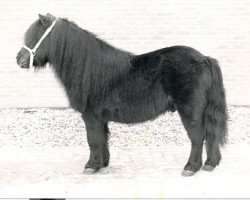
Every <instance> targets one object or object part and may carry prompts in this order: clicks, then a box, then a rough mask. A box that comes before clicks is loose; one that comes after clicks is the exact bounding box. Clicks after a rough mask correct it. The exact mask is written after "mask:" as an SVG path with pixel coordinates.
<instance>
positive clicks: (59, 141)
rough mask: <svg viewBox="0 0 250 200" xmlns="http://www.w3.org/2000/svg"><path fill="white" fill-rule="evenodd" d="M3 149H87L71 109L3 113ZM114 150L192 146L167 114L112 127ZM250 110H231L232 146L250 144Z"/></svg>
mask: <svg viewBox="0 0 250 200" xmlns="http://www.w3.org/2000/svg"><path fill="white" fill-rule="evenodd" d="M0 124H1V127H0V132H1V134H0V147H6V146H8V147H9V146H15V147H21V148H26V147H28V148H29V147H37V148H39V147H63V146H68V147H75V146H81V147H87V140H86V131H85V127H84V122H83V121H82V119H81V117H80V114H79V113H77V112H75V111H74V110H72V109H69V108H65V109H61V108H60V109H56V108H32V109H31V108H27V109H0ZM109 128H110V132H111V135H110V146H111V147H142V146H143V147H145V146H149V147H165V146H166V145H167V144H177V145H183V144H187V143H188V142H189V139H188V137H187V134H186V131H185V130H184V128H183V126H182V123H181V121H180V118H179V116H178V114H177V112H176V113H166V114H165V115H162V116H160V117H158V118H157V119H155V120H153V121H148V122H145V123H141V124H131V125H126V124H120V123H112V122H111V123H110V124H109ZM249 130H250V107H243V106H229V133H228V134H229V138H228V143H229V144H239V143H240V144H243V143H244V144H250V135H249Z"/></svg>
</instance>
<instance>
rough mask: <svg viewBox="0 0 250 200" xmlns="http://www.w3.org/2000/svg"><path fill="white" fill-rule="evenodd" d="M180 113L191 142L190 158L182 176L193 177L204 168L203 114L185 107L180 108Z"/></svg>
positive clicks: (190, 107) (192, 108)
mask: <svg viewBox="0 0 250 200" xmlns="http://www.w3.org/2000/svg"><path fill="white" fill-rule="evenodd" d="M195 106H197V105H195ZM198 107H199V106H198ZM196 108H197V107H196ZM178 111H179V114H180V116H181V119H182V122H183V125H184V127H185V129H186V131H187V133H188V136H189V138H190V140H191V152H190V156H189V159H188V162H187V164H186V165H185V167H184V170H183V172H182V175H183V176H192V175H194V174H195V172H197V171H199V169H200V168H201V166H202V149H203V143H204V137H205V134H204V129H203V127H202V120H201V112H200V111H199V109H194V106H185V107H183V108H179V109H178Z"/></svg>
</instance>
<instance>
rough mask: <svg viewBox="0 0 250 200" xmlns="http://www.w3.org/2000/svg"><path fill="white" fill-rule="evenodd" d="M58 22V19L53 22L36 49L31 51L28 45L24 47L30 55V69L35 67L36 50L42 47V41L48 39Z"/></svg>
mask: <svg viewBox="0 0 250 200" xmlns="http://www.w3.org/2000/svg"><path fill="white" fill-rule="evenodd" d="M56 21H57V19H56V20H54V21H53V22H52V24H51V25H50V27H49V28H48V29H47V30H46V31H45V33H44V34H43V36H42V37H41V38H40V40H39V41H38V42H37V43H36V45H35V47H34V48H33V49H30V48H29V47H27V46H26V45H23V48H25V49H26V50H27V51H28V52H29V53H30V67H34V66H33V60H34V56H35V54H36V50H37V49H38V47H39V46H40V44H41V43H42V41H43V40H44V39H45V38H46V36H47V35H48V34H49V33H50V32H51V30H52V28H53V27H54V26H55V24H56Z"/></svg>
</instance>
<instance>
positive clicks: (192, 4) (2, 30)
mask: <svg viewBox="0 0 250 200" xmlns="http://www.w3.org/2000/svg"><path fill="white" fill-rule="evenodd" d="M48 12H49V13H51V14H53V15H55V16H58V17H67V18H68V19H70V20H72V21H74V22H76V23H77V24H78V25H79V26H80V27H82V28H83V29H87V30H89V31H91V32H94V33H95V34H97V35H98V36H99V37H100V38H102V39H104V40H106V41H107V42H109V43H111V44H112V45H114V46H116V47H119V48H121V49H125V50H128V51H131V52H133V53H136V54H141V53H146V52H149V51H154V50H156V49H159V48H164V47H167V46H172V45H187V46H191V47H194V48H196V49H197V50H199V51H200V52H202V53H203V54H204V55H209V56H212V57H214V58H216V59H218V60H219V61H220V65H221V68H222V72H223V76H224V83H225V87H226V91H227V100H228V103H229V104H234V105H250V93H249V85H250V67H249V65H250V1H249V0H209V1H208V0H189V1H186V0H174V1H173V0H171V1H170V0H102V1H101V0H60V1H59V0H22V1H21V0H8V1H7V0H6V1H0V13H1V16H0V58H1V59H0V107H2V108H5V107H43V106H51V107H61V106H68V102H67V98H66V96H65V94H64V91H63V88H62V87H61V86H60V85H59V83H58V82H57V80H56V78H55V77H54V74H53V72H52V70H51V69H49V68H48V69H46V70H43V71H39V72H37V73H34V72H33V70H29V71H27V70H22V69H19V67H18V66H17V65H16V61H15V56H16V53H17V52H18V51H19V49H20V48H21V46H22V45H23V35H24V32H25V31H26V29H27V28H28V27H29V25H30V24H31V23H32V22H33V21H35V20H36V19H37V18H38V14H39V13H41V14H46V13H48Z"/></svg>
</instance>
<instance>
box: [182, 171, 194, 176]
mask: <svg viewBox="0 0 250 200" xmlns="http://www.w3.org/2000/svg"><path fill="white" fill-rule="evenodd" d="M194 174H195V172H193V171H190V170H183V171H182V174H181V175H182V176H185V177H188V176H193V175H194Z"/></svg>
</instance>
